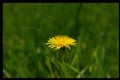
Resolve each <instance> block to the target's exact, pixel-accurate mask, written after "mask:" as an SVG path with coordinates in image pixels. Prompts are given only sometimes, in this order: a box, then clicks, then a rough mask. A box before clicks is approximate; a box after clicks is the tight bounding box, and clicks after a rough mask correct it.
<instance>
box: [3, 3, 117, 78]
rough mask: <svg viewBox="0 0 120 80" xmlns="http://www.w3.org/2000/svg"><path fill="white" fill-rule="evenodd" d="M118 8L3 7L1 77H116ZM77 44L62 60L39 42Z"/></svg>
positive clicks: (109, 5)
mask: <svg viewBox="0 0 120 80" xmlns="http://www.w3.org/2000/svg"><path fill="white" fill-rule="evenodd" d="M118 7H119V6H118V3H82V5H81V3H3V78H118V77H119V76H118V75H119V71H118V70H119V62H118V59H119V53H118V43H119V42H118V41H119V40H118V39H119V38H118V25H119V22H118V18H119V13H118V11H119V10H118ZM64 34H65V35H68V36H70V37H72V38H74V39H76V40H77V45H76V47H72V48H71V50H69V51H68V57H67V58H65V59H64V61H61V59H62V58H63V57H59V58H57V57H56V56H57V52H56V51H54V50H52V49H50V48H49V47H48V46H47V45H45V43H46V42H47V40H48V39H49V38H50V37H53V36H56V35H64Z"/></svg>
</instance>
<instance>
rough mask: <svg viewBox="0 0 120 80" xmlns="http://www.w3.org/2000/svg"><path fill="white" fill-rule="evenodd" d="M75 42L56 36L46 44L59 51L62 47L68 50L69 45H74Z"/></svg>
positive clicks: (67, 37) (62, 36)
mask: <svg viewBox="0 0 120 80" xmlns="http://www.w3.org/2000/svg"><path fill="white" fill-rule="evenodd" d="M75 42H76V40H74V39H72V38H70V37H69V36H66V35H58V36H55V37H52V38H50V39H49V40H48V42H47V43H46V44H48V45H49V47H50V48H54V49H55V50H59V49H61V48H62V47H66V48H68V49H70V45H73V46H74V45H75V44H76V43H75Z"/></svg>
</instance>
